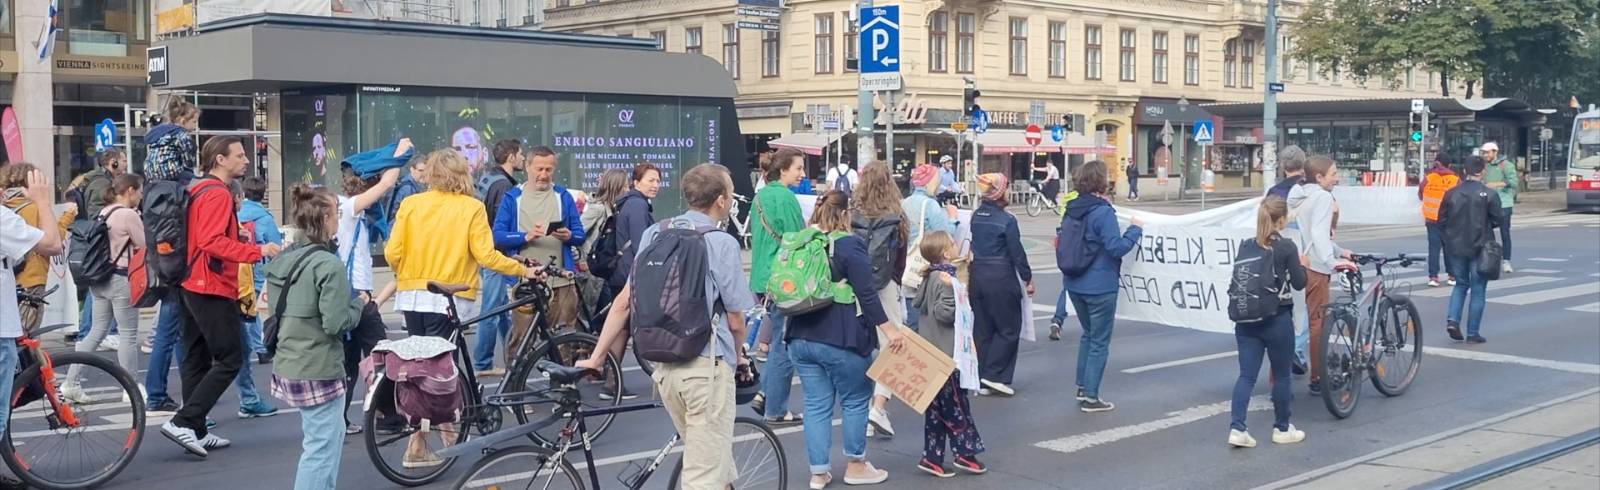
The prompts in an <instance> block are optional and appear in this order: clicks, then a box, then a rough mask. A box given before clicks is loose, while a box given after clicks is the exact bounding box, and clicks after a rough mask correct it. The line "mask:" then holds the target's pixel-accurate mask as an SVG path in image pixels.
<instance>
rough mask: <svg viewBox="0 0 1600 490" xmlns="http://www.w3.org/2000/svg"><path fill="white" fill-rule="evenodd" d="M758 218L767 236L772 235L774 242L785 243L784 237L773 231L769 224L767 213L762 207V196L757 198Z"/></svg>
mask: <svg viewBox="0 0 1600 490" xmlns="http://www.w3.org/2000/svg"><path fill="white" fill-rule="evenodd" d="M756 217H758V218H760V219H761V229H763V230H766V231H767V235H771V236H772V239H773V240H777V241H779V242H782V241H783V237H781V236H778V232H777V231H773V229H772V225H769V224H767V211H766V209H763V207H762V206H761V196H756Z"/></svg>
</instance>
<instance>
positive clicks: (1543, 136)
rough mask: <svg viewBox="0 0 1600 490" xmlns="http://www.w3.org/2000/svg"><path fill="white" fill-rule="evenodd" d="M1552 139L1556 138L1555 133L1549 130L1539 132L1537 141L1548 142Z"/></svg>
mask: <svg viewBox="0 0 1600 490" xmlns="http://www.w3.org/2000/svg"><path fill="white" fill-rule="evenodd" d="M1554 137H1556V132H1555V131H1552V130H1551V129H1550V128H1544V129H1540V130H1539V141H1550V139H1551V138H1554Z"/></svg>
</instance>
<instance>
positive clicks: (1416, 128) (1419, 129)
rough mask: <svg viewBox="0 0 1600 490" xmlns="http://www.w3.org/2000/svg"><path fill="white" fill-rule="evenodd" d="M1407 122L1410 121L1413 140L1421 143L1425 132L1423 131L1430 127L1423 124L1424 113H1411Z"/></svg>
mask: <svg viewBox="0 0 1600 490" xmlns="http://www.w3.org/2000/svg"><path fill="white" fill-rule="evenodd" d="M1407 122H1408V123H1409V124H1408V126H1409V127H1410V129H1411V141H1413V142H1417V143H1421V142H1422V136H1423V134H1424V133H1423V131H1425V130H1427V129H1428V128H1427V126H1424V125H1423V117H1422V114H1421V113H1416V112H1413V113H1411V115H1410V117H1408V118H1407Z"/></svg>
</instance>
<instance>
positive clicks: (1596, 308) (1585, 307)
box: [1567, 303, 1600, 313]
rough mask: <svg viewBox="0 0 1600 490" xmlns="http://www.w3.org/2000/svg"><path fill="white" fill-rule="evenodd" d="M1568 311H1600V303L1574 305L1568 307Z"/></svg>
mask: <svg viewBox="0 0 1600 490" xmlns="http://www.w3.org/2000/svg"><path fill="white" fill-rule="evenodd" d="M1567 311H1577V312H1582V313H1600V303H1589V304H1586V305H1583V306H1574V307H1571V308H1567Z"/></svg>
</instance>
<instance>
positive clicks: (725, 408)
mask: <svg viewBox="0 0 1600 490" xmlns="http://www.w3.org/2000/svg"><path fill="white" fill-rule="evenodd" d="M650 377H651V379H652V380H654V381H655V387H656V392H657V393H658V394H660V396H661V401H662V403H663V404H664V405H666V407H667V415H669V416H671V417H672V426H673V427H674V428H676V429H677V430H678V434H680V435H681V436H682V437H683V477H682V478H681V480H680V481H681V482H682V483H681V485H682V488H683V490H723V489H725V488H727V486H728V483H729V482H732V481H734V480H736V479H738V477H739V468H738V467H737V466H736V464H735V463H734V461H733V416H734V408H736V407H735V406H734V390H735V388H734V386H735V385H734V380H733V366H729V365H728V363H726V362H722V361H721V360H719V359H713V358H710V357H700V358H696V359H695V360H693V361H689V362H686V363H679V364H660V365H658V366H657V367H656V370H655V373H653V374H652V375H651V376H650Z"/></svg>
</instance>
